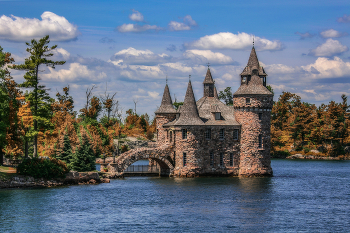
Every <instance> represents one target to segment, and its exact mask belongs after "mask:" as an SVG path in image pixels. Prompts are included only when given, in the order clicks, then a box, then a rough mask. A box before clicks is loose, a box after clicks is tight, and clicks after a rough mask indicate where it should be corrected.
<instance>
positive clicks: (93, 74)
mask: <svg viewBox="0 0 350 233" xmlns="http://www.w3.org/2000/svg"><path fill="white" fill-rule="evenodd" d="M48 69H49V71H50V72H49V73H48V74H43V75H42V76H43V77H44V78H43V79H45V80H52V81H58V82H77V81H84V80H91V81H101V80H102V79H104V78H106V77H107V75H106V73H105V72H97V71H94V70H90V69H89V68H88V67H87V66H85V65H81V64H79V63H71V64H70V65H69V69H60V70H56V69H52V68H50V67H48Z"/></svg>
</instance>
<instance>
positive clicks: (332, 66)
mask: <svg viewBox="0 0 350 233" xmlns="http://www.w3.org/2000/svg"><path fill="white" fill-rule="evenodd" d="M302 68H303V69H304V70H305V71H308V72H310V74H308V76H311V77H313V78H339V77H348V76H349V74H350V62H344V61H343V60H342V59H340V58H339V57H334V59H333V60H332V59H328V58H325V57H319V58H317V60H316V61H315V63H313V64H309V65H306V66H302ZM313 69H316V70H317V71H318V72H317V73H316V72H312V71H313Z"/></svg>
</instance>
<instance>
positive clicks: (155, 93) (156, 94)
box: [147, 91, 159, 99]
mask: <svg viewBox="0 0 350 233" xmlns="http://www.w3.org/2000/svg"><path fill="white" fill-rule="evenodd" d="M147 93H148V95H149V96H150V97H152V98H153V99H158V97H159V93H158V92H156V91H148V92H147Z"/></svg>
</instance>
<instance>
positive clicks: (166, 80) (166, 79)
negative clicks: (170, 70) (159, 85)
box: [165, 75, 168, 85]
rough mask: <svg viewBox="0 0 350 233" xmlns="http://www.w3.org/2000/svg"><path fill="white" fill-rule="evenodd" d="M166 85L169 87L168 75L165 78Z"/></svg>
mask: <svg viewBox="0 0 350 233" xmlns="http://www.w3.org/2000/svg"><path fill="white" fill-rule="evenodd" d="M165 83H166V84H167V85H168V75H167V76H166V78H165Z"/></svg>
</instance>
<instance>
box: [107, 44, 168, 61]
mask: <svg viewBox="0 0 350 233" xmlns="http://www.w3.org/2000/svg"><path fill="white" fill-rule="evenodd" d="M171 59H172V57H171V56H169V55H167V54H165V53H162V54H155V53H153V52H152V51H150V50H148V49H147V50H137V49H135V48H132V47H129V48H127V49H123V50H121V51H119V52H117V53H115V54H114V56H113V57H112V58H111V60H113V61H118V63H120V62H123V63H127V64H139V65H147V64H148V65H155V64H159V63H162V62H169V61H170V60H171Z"/></svg>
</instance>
